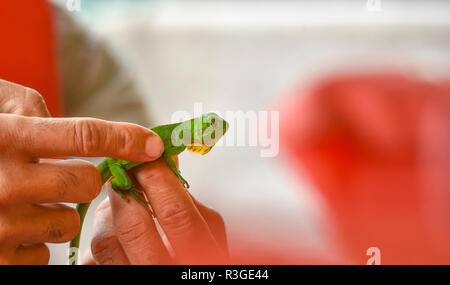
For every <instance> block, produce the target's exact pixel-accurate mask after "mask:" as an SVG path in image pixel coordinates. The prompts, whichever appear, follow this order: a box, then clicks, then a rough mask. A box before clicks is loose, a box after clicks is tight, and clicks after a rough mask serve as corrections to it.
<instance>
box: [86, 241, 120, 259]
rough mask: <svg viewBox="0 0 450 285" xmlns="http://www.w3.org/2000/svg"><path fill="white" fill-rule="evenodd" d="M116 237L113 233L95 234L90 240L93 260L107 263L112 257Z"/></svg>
mask: <svg viewBox="0 0 450 285" xmlns="http://www.w3.org/2000/svg"><path fill="white" fill-rule="evenodd" d="M115 243H116V237H115V236H113V235H96V236H94V237H93V238H92V241H91V252H92V255H93V256H94V258H95V260H96V261H97V262H99V263H100V264H108V260H110V259H112V256H113V251H114V250H115V246H114V244H115Z"/></svg>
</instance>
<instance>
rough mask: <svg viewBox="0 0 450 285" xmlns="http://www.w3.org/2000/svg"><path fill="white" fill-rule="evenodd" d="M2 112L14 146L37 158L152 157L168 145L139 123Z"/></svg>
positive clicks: (138, 159)
mask: <svg viewBox="0 0 450 285" xmlns="http://www.w3.org/2000/svg"><path fill="white" fill-rule="evenodd" d="M0 116H2V117H4V118H5V119H4V118H2V119H1V120H0V129H2V130H7V131H8V132H9V133H8V134H5V137H6V138H12V139H13V145H12V147H13V149H15V150H18V151H20V152H22V153H27V154H28V155H29V156H30V157H33V158H40V157H45V158H52V157H62V156H81V157H102V156H105V157H114V158H117V159H124V160H131V161H149V160H153V159H156V158H158V157H159V156H160V155H161V153H162V151H163V149H164V146H163V143H162V141H161V139H160V137H159V136H158V135H157V134H156V133H154V132H152V131H150V130H149V129H146V128H144V127H141V126H138V125H135V124H130V123H118V122H110V121H104V120H99V119H92V118H77V119H75V118H70V119H67V118H37V117H23V116H17V115H11V114H0ZM2 124H6V126H2ZM2 141H3V143H8V142H6V140H2ZM1 143H2V142H0V144H1ZM9 144H10V145H8V147H11V143H9Z"/></svg>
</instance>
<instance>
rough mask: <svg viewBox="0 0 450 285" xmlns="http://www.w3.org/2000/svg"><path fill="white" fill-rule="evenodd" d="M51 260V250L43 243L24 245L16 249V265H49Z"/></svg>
mask: <svg viewBox="0 0 450 285" xmlns="http://www.w3.org/2000/svg"><path fill="white" fill-rule="evenodd" d="M49 260H50V250H49V249H48V247H47V246H46V245H45V244H43V243H40V244H31V245H22V246H19V247H18V248H17V249H16V252H15V256H14V261H13V263H14V264H15V265H47V264H48V261H49Z"/></svg>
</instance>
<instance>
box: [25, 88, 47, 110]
mask: <svg viewBox="0 0 450 285" xmlns="http://www.w3.org/2000/svg"><path fill="white" fill-rule="evenodd" d="M25 100H26V102H25V104H24V106H25V107H27V108H28V109H29V110H26V113H27V114H33V113H34V114H36V113H37V115H48V111H47V105H46V104H45V101H44V98H43V97H42V95H41V94H39V92H37V91H36V90H34V89H31V88H26V91H25Z"/></svg>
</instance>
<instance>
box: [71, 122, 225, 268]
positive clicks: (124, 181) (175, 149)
mask: <svg viewBox="0 0 450 285" xmlns="http://www.w3.org/2000/svg"><path fill="white" fill-rule="evenodd" d="M150 130H152V131H153V132H155V133H156V134H158V135H159V136H160V137H161V139H162V141H163V143H164V152H163V153H162V158H163V159H164V160H165V161H166V163H167V164H168V165H169V167H170V169H171V170H172V171H173V172H174V173H175V175H176V176H177V177H178V178H179V179H180V181H181V183H182V184H183V186H184V187H185V188H189V184H188V182H187V181H186V180H185V179H184V178H183V177H182V176H181V174H180V171H179V170H178V169H177V166H176V164H175V162H174V160H173V158H172V157H173V156H175V155H178V154H180V153H181V152H183V151H184V150H185V149H187V150H188V151H190V152H192V153H198V154H202V155H205V154H207V153H208V152H209V151H210V150H211V149H212V147H213V146H214V145H215V144H216V143H217V141H219V140H220V138H222V136H223V135H224V134H225V133H226V131H227V130H228V123H227V122H226V121H225V120H223V119H222V118H221V117H219V116H218V115H216V114H214V113H208V114H205V115H203V116H201V117H198V118H194V119H191V120H189V121H185V122H181V123H175V124H170V125H163V126H158V127H154V128H150ZM143 163H144V162H132V161H126V160H118V159H114V158H106V159H105V160H103V162H102V163H100V164H99V165H98V166H97V168H98V170H99V171H100V175H101V177H102V184H105V183H106V182H107V181H108V180H109V179H110V178H111V177H112V179H111V186H112V188H113V189H114V191H116V192H117V193H119V194H120V196H121V197H122V198H123V199H124V200H125V201H127V202H129V200H128V198H127V196H128V195H129V196H130V197H132V198H133V199H135V200H136V201H137V202H138V203H139V204H141V205H143V206H144V207H145V208H146V209H148V210H149V211H150V212H151V210H150V208H149V203H148V202H147V200H146V198H145V196H144V193H143V192H142V190H140V189H137V188H135V187H134V185H133V184H132V181H131V179H130V177H129V176H128V174H127V170H130V169H132V168H133V167H136V166H138V165H141V164H143ZM90 204H91V203H82V204H78V205H77V211H78V213H79V215H80V232H79V233H78V235H77V236H76V237H75V238H74V239H73V240H72V241H71V242H70V249H69V264H72V265H76V263H77V256H78V248H79V244H80V236H81V230H82V227H83V221H84V217H85V216H86V213H87V210H88V209H89V205H90ZM152 214H153V213H152Z"/></svg>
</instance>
